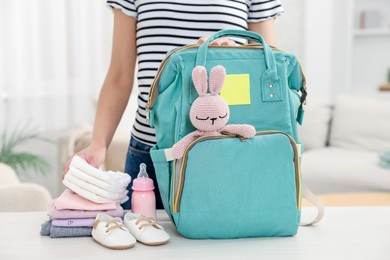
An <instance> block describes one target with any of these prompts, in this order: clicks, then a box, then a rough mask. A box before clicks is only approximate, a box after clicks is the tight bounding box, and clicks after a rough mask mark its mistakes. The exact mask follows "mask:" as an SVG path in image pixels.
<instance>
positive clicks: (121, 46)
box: [62, 9, 137, 178]
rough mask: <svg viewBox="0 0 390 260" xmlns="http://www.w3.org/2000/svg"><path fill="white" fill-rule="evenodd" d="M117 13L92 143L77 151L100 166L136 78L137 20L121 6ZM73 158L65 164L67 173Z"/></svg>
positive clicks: (116, 10)
mask: <svg viewBox="0 0 390 260" xmlns="http://www.w3.org/2000/svg"><path fill="white" fill-rule="evenodd" d="M113 12H114V33H113V42H112V53H111V62H110V67H109V70H108V72H107V75H106V78H105V80H104V83H103V86H102V89H101V91H100V95H99V101H98V104H97V110H96V116H95V122H94V127H93V134H92V141H91V144H90V145H89V146H88V147H87V148H85V149H84V150H82V151H80V152H78V153H77V155H79V156H80V157H82V158H83V159H85V160H86V161H87V162H88V163H89V164H91V165H92V166H95V167H100V166H101V165H102V164H103V162H104V160H105V157H106V151H107V148H108V146H109V144H110V143H111V140H112V137H113V135H114V133H115V130H116V128H117V126H118V124H119V122H120V120H121V117H122V115H123V112H124V110H125V108H126V106H127V102H128V100H129V97H130V94H131V90H132V88H133V81H134V69H135V61H136V36H135V35H136V23H137V21H136V20H135V19H134V18H132V17H129V16H127V15H125V14H124V13H122V11H120V10H119V9H113ZM70 162H71V159H69V160H68V162H67V163H66V164H65V165H64V169H63V176H62V178H63V177H64V175H65V174H66V172H67V171H68V169H69V164H70Z"/></svg>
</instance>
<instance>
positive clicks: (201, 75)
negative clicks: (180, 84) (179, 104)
mask: <svg viewBox="0 0 390 260" xmlns="http://www.w3.org/2000/svg"><path fill="white" fill-rule="evenodd" d="M192 81H193V82H194V85H195V89H196V91H197V92H198V94H199V96H204V95H206V94H207V71H206V68H205V67H203V66H196V67H195V68H194V69H193V70H192Z"/></svg>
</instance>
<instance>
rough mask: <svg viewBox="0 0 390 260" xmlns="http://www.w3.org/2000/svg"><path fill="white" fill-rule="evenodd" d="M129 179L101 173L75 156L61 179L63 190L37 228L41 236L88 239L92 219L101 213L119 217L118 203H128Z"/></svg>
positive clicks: (116, 173) (122, 175) (125, 176)
mask: <svg viewBox="0 0 390 260" xmlns="http://www.w3.org/2000/svg"><path fill="white" fill-rule="evenodd" d="M129 182H130V176H129V175H127V174H125V173H120V172H105V171H102V170H99V169H96V168H94V167H92V166H91V165H89V164H88V163H87V162H86V161H84V160H83V159H81V158H80V157H77V156H75V157H74V158H73V159H72V162H71V164H70V167H69V171H68V172H67V174H66V176H65V178H64V181H63V183H64V185H65V186H66V187H67V188H68V189H66V190H65V191H64V192H63V193H62V194H61V195H60V196H59V197H58V198H56V199H54V200H53V201H52V203H51V205H50V208H49V211H48V215H49V220H47V221H45V222H44V223H43V224H42V225H41V235H43V236H50V237H51V238H59V237H80V236H91V233H92V226H93V222H94V220H95V217H96V216H97V215H98V214H99V213H105V214H107V215H109V216H112V217H119V218H122V217H123V214H124V212H123V208H122V207H121V206H120V203H123V202H125V201H127V200H128V197H127V191H126V187H127V185H128V184H129Z"/></svg>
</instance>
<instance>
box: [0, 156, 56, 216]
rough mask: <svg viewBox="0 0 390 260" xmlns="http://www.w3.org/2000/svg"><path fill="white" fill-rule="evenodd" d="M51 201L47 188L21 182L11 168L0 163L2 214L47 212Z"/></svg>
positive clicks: (0, 207) (0, 210) (0, 203)
mask: <svg viewBox="0 0 390 260" xmlns="http://www.w3.org/2000/svg"><path fill="white" fill-rule="evenodd" d="M51 199H52V198H51V195H50V193H49V191H48V190H47V189H46V188H45V187H43V186H42V185H38V184H35V183H27V182H24V183H22V182H20V180H19V178H18V176H17V175H16V173H15V171H14V170H13V169H12V168H11V167H9V166H8V165H6V164H3V163H0V212H16V211H47V209H48V205H49V203H50V201H51Z"/></svg>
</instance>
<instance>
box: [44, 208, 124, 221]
mask: <svg viewBox="0 0 390 260" xmlns="http://www.w3.org/2000/svg"><path fill="white" fill-rule="evenodd" d="M99 213H105V214H107V215H110V216H111V217H121V218H122V217H123V208H122V207H121V206H118V207H117V208H116V209H113V210H97V211H95V210H72V209H64V210H57V209H56V208H55V207H54V205H51V206H50V208H49V210H48V212H47V215H49V216H50V217H51V218H53V219H56V218H57V219H70V218H95V217H96V215H97V214H99Z"/></svg>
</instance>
